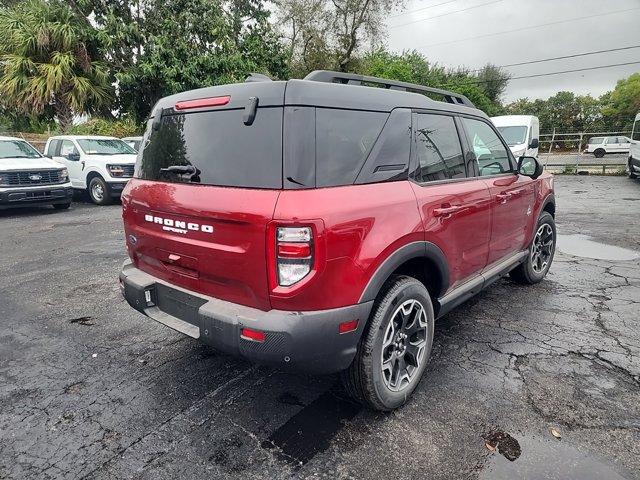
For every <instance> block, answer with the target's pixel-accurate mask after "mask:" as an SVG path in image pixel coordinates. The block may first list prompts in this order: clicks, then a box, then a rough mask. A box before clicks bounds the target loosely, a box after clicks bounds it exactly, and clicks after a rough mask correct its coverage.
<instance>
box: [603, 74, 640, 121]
mask: <svg viewBox="0 0 640 480" xmlns="http://www.w3.org/2000/svg"><path fill="white" fill-rule="evenodd" d="M601 100H602V103H603V109H602V113H603V115H604V117H605V121H606V122H607V123H608V125H610V127H611V128H613V129H614V130H631V127H632V125H633V119H634V118H635V116H636V114H637V113H638V112H640V73H634V74H633V75H631V76H630V77H629V78H626V79H622V80H618V83H617V84H616V88H614V89H613V91H612V92H610V93H608V94H605V95H603V97H602V98H601Z"/></svg>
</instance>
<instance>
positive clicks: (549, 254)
mask: <svg viewBox="0 0 640 480" xmlns="http://www.w3.org/2000/svg"><path fill="white" fill-rule="evenodd" d="M555 253H556V223H555V221H554V220H553V216H552V215H551V214H550V213H549V212H543V213H542V215H540V218H539V219H538V223H537V225H536V232H535V234H534V236H533V240H532V241H531V245H530V246H529V255H528V256H527V259H526V261H525V262H524V263H521V264H520V265H518V266H517V267H516V268H514V269H513V270H512V271H511V273H510V275H511V278H512V279H513V280H514V281H515V282H517V283H521V284H523V285H532V284H534V283H538V282H541V281H542V279H543V278H544V277H545V276H546V275H547V272H548V271H549V268H550V267H551V262H553V257H554V255H555Z"/></svg>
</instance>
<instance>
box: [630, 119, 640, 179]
mask: <svg viewBox="0 0 640 480" xmlns="http://www.w3.org/2000/svg"><path fill="white" fill-rule="evenodd" d="M638 176H640V113H638V114H637V115H636V118H635V120H634V122H633V129H632V131H631V145H630V146H629V178H638Z"/></svg>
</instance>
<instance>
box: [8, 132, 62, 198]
mask: <svg viewBox="0 0 640 480" xmlns="http://www.w3.org/2000/svg"><path fill="white" fill-rule="evenodd" d="M72 197H73V189H72V188H71V182H69V174H68V171H67V169H66V168H65V166H64V165H62V164H60V163H58V162H54V161H53V160H51V159H49V158H47V157H44V156H42V155H41V154H40V152H38V151H37V150H36V149H35V148H34V147H32V146H31V144H29V143H27V142H26V141H24V140H22V139H21V138H15V137H0V209H5V208H13V207H23V206H33V205H53V206H54V208H56V209H67V208H69V206H70V205H71V199H72Z"/></svg>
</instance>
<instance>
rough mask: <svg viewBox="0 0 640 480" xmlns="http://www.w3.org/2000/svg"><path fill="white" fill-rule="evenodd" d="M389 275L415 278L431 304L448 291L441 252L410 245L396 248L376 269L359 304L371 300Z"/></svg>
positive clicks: (428, 246)
mask: <svg viewBox="0 0 640 480" xmlns="http://www.w3.org/2000/svg"><path fill="white" fill-rule="evenodd" d="M392 275H409V276H412V277H415V278H417V279H418V280H420V281H421V282H422V283H423V284H424V285H425V287H426V288H427V290H428V291H429V294H430V295H431V297H432V299H433V300H437V299H438V298H439V297H441V296H442V295H443V294H444V292H445V291H446V290H447V289H448V288H449V265H448V263H447V260H446V257H445V255H444V253H443V252H442V250H440V248H439V247H438V246H437V245H435V244H434V243H431V242H423V241H419V242H412V243H409V244H406V245H404V246H402V247H400V248H398V249H397V250H396V251H394V252H393V253H392V254H391V255H389V256H388V257H387V258H386V259H385V260H384V261H383V262H382V263H381V264H380V265H379V266H378V268H377V269H376V271H375V272H374V273H373V275H372V276H371V278H370V279H369V282H368V283H367V286H366V287H365V289H364V292H363V293H362V295H361V297H360V303H362V302H367V301H372V300H375V298H376V297H377V296H378V293H379V292H380V290H381V289H382V287H383V286H384V284H385V283H386V282H387V280H388V279H389V278H390V277H391V276H392ZM434 306H435V303H434Z"/></svg>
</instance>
